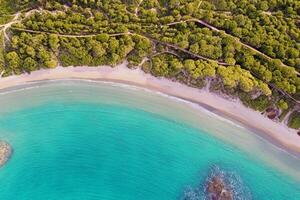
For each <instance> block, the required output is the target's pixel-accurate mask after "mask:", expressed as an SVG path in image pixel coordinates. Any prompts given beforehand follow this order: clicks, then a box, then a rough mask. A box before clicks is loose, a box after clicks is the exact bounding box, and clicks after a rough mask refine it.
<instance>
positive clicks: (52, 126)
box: [0, 81, 300, 200]
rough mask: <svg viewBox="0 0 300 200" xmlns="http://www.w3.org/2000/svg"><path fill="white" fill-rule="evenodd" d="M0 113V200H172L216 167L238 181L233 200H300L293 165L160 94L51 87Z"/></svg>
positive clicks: (16, 99)
mask: <svg viewBox="0 0 300 200" xmlns="http://www.w3.org/2000/svg"><path fill="white" fill-rule="evenodd" d="M0 105H1V111H0V139H3V140H6V141H8V142H9V143H10V144H11V145H12V146H13V148H14V154H13V156H12V159H11V160H10V161H9V162H8V163H7V165H5V166H4V167H3V168H0V199H1V200H41V199H43V200H48V199H49V200H54V199H55V200H57V199H62V200H71V199H72V200H94V199H95V200H96V199H97V200H98V199H101V200H120V199H122V200H135V199H138V200H177V199H182V197H183V195H184V192H185V191H187V190H188V188H198V187H199V188H200V190H201V189H202V188H201V185H202V184H203V182H204V181H205V179H206V177H207V175H208V173H209V172H210V170H211V168H212V166H215V165H217V166H219V167H220V168H221V169H222V170H225V171H227V172H230V173H233V174H235V175H236V176H238V177H239V178H240V179H241V180H242V182H243V183H242V187H244V188H245V190H246V191H247V192H249V193H251V195H249V194H248V195H247V196H245V197H244V198H241V199H268V200H270V199H274V200H277V199H278V200H286V199H287V200H290V199H295V200H299V199H300V175H299V173H300V172H299V170H300V160H298V159H297V158H295V157H293V156H291V155H289V154H287V153H286V152H284V151H281V150H279V149H277V148H275V147H274V146H272V145H270V144H269V143H267V142H265V141H263V140H261V138H259V137H257V136H256V135H255V134H254V133H251V131H249V130H247V129H245V128H243V127H241V126H236V125H235V124H234V123H230V122H228V121H226V120H225V121H224V120H223V119H221V118H218V117H216V116H214V115H212V114H210V113H208V112H205V111H204V110H203V109H197V108H195V106H194V107H193V106H191V105H189V104H186V103H183V102H176V101H175V100H171V99H170V98H167V97H164V96H161V95H159V94H155V93H150V92H147V91H142V90H140V89H137V88H128V87H125V86H120V85H112V84H108V83H92V82H84V81H59V82H48V83H43V84H40V85H39V86H38V87H37V86H36V85H34V86H32V88H29V89H19V90H17V91H4V92H3V93H2V94H1V95H0ZM201 198H202V197H201ZM201 198H200V199H201Z"/></svg>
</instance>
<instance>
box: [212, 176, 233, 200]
mask: <svg viewBox="0 0 300 200" xmlns="http://www.w3.org/2000/svg"><path fill="white" fill-rule="evenodd" d="M206 192H207V194H208V195H209V198H210V199H211V200H233V193H232V191H231V189H230V188H229V187H228V186H226V184H225V182H224V181H223V179H222V178H221V177H218V176H214V177H212V178H211V179H210V180H208V182H207V184H206Z"/></svg>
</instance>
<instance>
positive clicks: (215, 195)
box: [181, 166, 252, 200]
mask: <svg viewBox="0 0 300 200" xmlns="http://www.w3.org/2000/svg"><path fill="white" fill-rule="evenodd" d="M181 200H252V195H251V192H250V190H249V189H248V188H247V187H246V186H245V185H244V184H243V182H242V179H241V178H240V176H239V175H238V174H237V173H235V172H231V171H224V170H221V169H220V168H219V167H217V166H213V167H212V168H211V170H210V171H209V173H208V176H207V178H206V179H205V180H204V181H202V182H201V184H199V185H198V186H197V187H195V188H193V187H187V188H186V190H185V191H184V195H183V197H182V198H181Z"/></svg>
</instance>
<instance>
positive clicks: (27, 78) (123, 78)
mask: <svg viewBox="0 0 300 200" xmlns="http://www.w3.org/2000/svg"><path fill="white" fill-rule="evenodd" d="M63 79H79V80H92V81H108V82H115V83H123V84H128V85H133V86H137V87H140V88H144V89H148V90H151V91H155V92H159V93H161V94H165V95H168V96H170V97H175V98H179V99H182V100H183V101H186V102H192V103H195V104H198V105H200V106H201V107H204V108H205V109H207V110H209V111H210V112H212V113H214V114H216V115H218V116H221V117H224V118H226V119H229V120H230V121H233V122H234V123H238V124H241V125H242V126H244V127H246V128H248V129H250V130H251V131H252V132H255V133H256V134H257V135H258V136H261V137H262V138H264V139H266V140H268V141H269V142H270V143H271V144H274V145H276V146H277V147H280V148H282V149H284V150H286V151H288V152H289V153H291V154H293V155H295V156H297V157H298V158H300V137H299V136H298V135H297V134H296V130H292V129H289V128H288V127H287V126H285V125H283V124H280V123H276V122H273V121H271V120H269V119H268V118H266V117H264V116H262V115H261V114H260V113H259V112H256V111H254V110H251V109H249V108H247V107H245V106H244V105H242V103H241V102H239V101H238V100H228V99H225V98H223V97H221V96H219V95H217V94H213V93H210V92H208V91H206V90H199V89H195V88H191V87H188V86H186V85H183V84H181V83H178V82H173V81H171V80H168V79H165V78H156V77H153V76H151V75H149V74H146V73H144V72H143V71H141V70H140V69H135V70H132V69H129V68H127V67H126V63H123V64H121V65H118V66H116V67H114V68H112V67H110V66H99V67H86V66H82V67H67V68H63V67H57V68H55V69H50V70H49V69H47V70H44V69H42V70H39V71H35V72H32V73H31V74H23V75H19V76H11V77H7V78H1V79H0V91H5V90H10V89H11V88H16V87H19V86H24V85H28V84H32V83H36V82H41V81H46V80H48V81H49V80H63Z"/></svg>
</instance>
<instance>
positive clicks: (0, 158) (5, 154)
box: [0, 141, 12, 167]
mask: <svg viewBox="0 0 300 200" xmlns="http://www.w3.org/2000/svg"><path fill="white" fill-rule="evenodd" d="M11 154H12V147H11V146H10V145H9V144H8V143H6V142H4V141H0V167H2V166H3V165H4V164H5V163H6V162H7V161H8V159H9V158H10V156H11Z"/></svg>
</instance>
